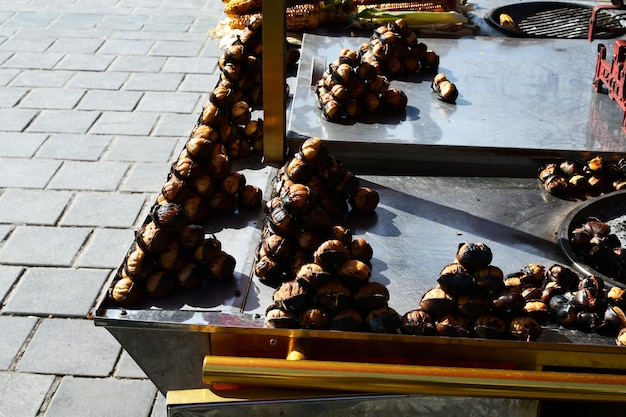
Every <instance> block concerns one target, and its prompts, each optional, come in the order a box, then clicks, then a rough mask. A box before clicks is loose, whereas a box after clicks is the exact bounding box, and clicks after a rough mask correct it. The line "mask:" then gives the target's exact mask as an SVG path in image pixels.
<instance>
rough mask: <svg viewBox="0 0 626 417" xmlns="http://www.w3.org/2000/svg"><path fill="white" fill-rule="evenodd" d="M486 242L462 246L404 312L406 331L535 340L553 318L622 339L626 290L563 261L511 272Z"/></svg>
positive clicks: (403, 329)
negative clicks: (434, 282) (499, 264)
mask: <svg viewBox="0 0 626 417" xmlns="http://www.w3.org/2000/svg"><path fill="white" fill-rule="evenodd" d="M492 258H493V254H492V252H491V249H490V248H489V247H488V246H487V245H485V244H484V243H464V244H461V245H459V248H458V251H457V254H456V257H455V260H454V262H453V263H451V264H449V265H446V266H445V267H444V268H443V269H442V270H441V272H440V274H439V277H438V279H437V286H436V287H434V288H432V289H430V290H429V291H427V292H426V293H425V294H424V296H423V297H422V299H421V300H420V303H419V306H418V308H416V309H415V310H412V311H409V312H407V313H405V314H404V315H403V317H402V323H401V325H400V331H401V332H402V333H405V334H412V335H443V336H452V337H480V338H488V339H517V340H522V341H533V340H536V339H537V338H538V337H539V336H540V335H541V333H542V331H543V326H544V325H545V324H546V323H548V322H551V323H554V324H556V325H561V326H563V327H564V328H569V329H578V330H581V331H585V332H598V333H602V334H605V335H608V336H612V337H617V339H616V341H617V344H618V345H620V346H622V345H624V340H623V339H624V338H626V336H624V333H625V331H624V330H623V329H624V328H625V327H626V315H625V314H624V308H626V290H624V289H621V288H618V287H612V288H610V289H608V290H606V289H605V288H604V282H603V281H602V279H599V278H597V277H595V276H588V277H584V278H581V277H580V276H579V275H578V274H577V273H576V272H575V271H574V270H572V269H571V268H568V267H566V266H563V265H556V264H555V265H552V266H551V267H549V268H546V267H545V266H543V265H540V264H527V265H525V266H523V267H522V268H521V269H520V270H519V271H517V272H514V273H510V274H507V275H505V274H504V273H503V272H502V270H501V269H500V268H499V267H497V266H494V265H491V261H492Z"/></svg>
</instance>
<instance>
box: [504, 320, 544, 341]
mask: <svg viewBox="0 0 626 417" xmlns="http://www.w3.org/2000/svg"><path fill="white" fill-rule="evenodd" d="M542 331H543V329H542V328H541V325H540V324H539V322H537V320H535V319H533V318H532V317H528V316H521V317H515V318H513V319H512V320H511V322H510V323H509V332H510V333H511V336H513V337H514V338H515V339H518V340H521V341H524V342H531V341H533V340H537V339H538V338H539V336H541V333H542Z"/></svg>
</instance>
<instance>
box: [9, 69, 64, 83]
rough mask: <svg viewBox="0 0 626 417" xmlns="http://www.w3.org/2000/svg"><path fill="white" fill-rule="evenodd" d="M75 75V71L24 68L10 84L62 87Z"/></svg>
mask: <svg viewBox="0 0 626 417" xmlns="http://www.w3.org/2000/svg"><path fill="white" fill-rule="evenodd" d="M73 75H74V72H73V71H62V70H24V71H21V72H20V73H19V74H18V75H17V76H16V77H15V78H14V79H13V80H12V81H11V82H10V84H9V85H11V86H13V87H61V86H63V85H64V84H65V83H66V82H67V81H68V80H69V79H70V78H72V76H73Z"/></svg>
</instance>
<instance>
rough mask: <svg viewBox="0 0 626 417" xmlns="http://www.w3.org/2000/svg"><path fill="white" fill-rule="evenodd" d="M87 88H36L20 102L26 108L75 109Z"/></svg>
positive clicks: (21, 106)
mask: <svg viewBox="0 0 626 417" xmlns="http://www.w3.org/2000/svg"><path fill="white" fill-rule="evenodd" d="M84 94H85V90H73V89H68V88H34V89H32V90H31V91H30V92H29V93H28V95H27V96H26V97H24V99H22V101H21V102H20V108H25V109H57V110H62V109H66V110H69V109H73V108H74V106H76V103H78V101H79V100H80V99H81V97H82V96H83V95H84Z"/></svg>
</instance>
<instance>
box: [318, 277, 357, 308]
mask: <svg viewBox="0 0 626 417" xmlns="http://www.w3.org/2000/svg"><path fill="white" fill-rule="evenodd" d="M351 303H352V291H350V289H349V288H348V287H346V286H345V285H343V284H342V283H340V282H339V281H331V282H328V283H326V284H324V285H321V286H320V287H319V288H318V289H317V292H316V293H315V304H316V305H317V306H319V307H321V308H323V309H324V310H326V311H330V312H336V311H339V310H343V309H344V308H347V307H348V306H350V304H351Z"/></svg>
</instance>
